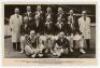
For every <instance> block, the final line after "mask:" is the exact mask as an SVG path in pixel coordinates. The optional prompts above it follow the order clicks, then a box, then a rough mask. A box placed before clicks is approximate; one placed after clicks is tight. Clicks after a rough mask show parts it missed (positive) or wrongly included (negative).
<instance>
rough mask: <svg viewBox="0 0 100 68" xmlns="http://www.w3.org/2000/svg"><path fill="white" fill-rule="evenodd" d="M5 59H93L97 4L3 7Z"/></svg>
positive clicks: (94, 53)
mask: <svg viewBox="0 0 100 68" xmlns="http://www.w3.org/2000/svg"><path fill="white" fill-rule="evenodd" d="M4 58H19V59H20V58H34V59H35V58H39V59H40V58H41V59H42V58H67V59H68V58H96V4H34V3H33V4H32V3H31V4H13V3H12V4H4Z"/></svg>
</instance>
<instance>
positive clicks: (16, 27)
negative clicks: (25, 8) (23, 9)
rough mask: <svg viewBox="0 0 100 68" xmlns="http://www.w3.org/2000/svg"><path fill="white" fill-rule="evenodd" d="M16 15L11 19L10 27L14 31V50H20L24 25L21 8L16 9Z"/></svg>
mask: <svg viewBox="0 0 100 68" xmlns="http://www.w3.org/2000/svg"><path fill="white" fill-rule="evenodd" d="M14 12H15V13H14V14H13V15H11V17H10V26H11V30H12V43H13V49H14V50H17V51H19V50H20V28H21V24H22V16H21V15H20V14H19V12H20V11H19V8H15V9H14Z"/></svg>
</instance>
